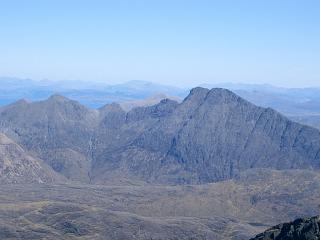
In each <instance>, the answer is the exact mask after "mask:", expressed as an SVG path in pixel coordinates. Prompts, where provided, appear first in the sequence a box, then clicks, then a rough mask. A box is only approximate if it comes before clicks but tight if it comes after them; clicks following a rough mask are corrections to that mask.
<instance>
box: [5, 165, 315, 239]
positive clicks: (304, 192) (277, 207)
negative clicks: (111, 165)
mask: <svg viewBox="0 0 320 240" xmlns="http://www.w3.org/2000/svg"><path fill="white" fill-rule="evenodd" d="M319 197H320V174H318V173H315V172H309V171H302V170H299V171H270V170H264V169H260V170H251V171H248V172H246V173H244V174H242V175H241V176H240V177H238V178H237V179H235V180H229V181H224V182H219V183H213V184H205V185H188V186H162V185H141V186H115V185H110V186H108V185H105V186H102V185H83V184H68V185H53V184H49V185H48V184H30V185H24V184H10V185H2V186H1V191H0V239H158V240H160V239H249V238H250V237H253V236H254V235H256V234H257V233H259V232H262V231H264V230H265V229H267V228H268V227H269V226H272V225H275V224H278V223H280V222H284V221H288V220H293V219H295V218H296V217H300V216H312V215H316V214H319V211H320V205H319V201H318V199H319Z"/></svg>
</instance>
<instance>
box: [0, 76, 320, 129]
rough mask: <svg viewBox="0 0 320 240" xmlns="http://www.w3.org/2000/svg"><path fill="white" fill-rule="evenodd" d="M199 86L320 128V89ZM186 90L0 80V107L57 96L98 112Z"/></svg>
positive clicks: (154, 85) (135, 84)
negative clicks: (227, 92)
mask: <svg viewBox="0 0 320 240" xmlns="http://www.w3.org/2000/svg"><path fill="white" fill-rule="evenodd" d="M199 86H201V87H205V88H214V87H220V88H227V89H229V90H231V91H233V92H235V93H237V94H238V95H240V96H241V97H243V98H245V99H247V100H248V101H250V102H253V103H255V104H256V105H258V106H263V107H271V108H274V109H276V110H277V111H279V112H281V113H283V114H285V115H286V116H288V117H290V118H291V119H294V120H296V121H299V122H303V123H306V124H309V125H313V126H316V127H320V88H281V87H275V86H272V85H268V84H239V83H220V84H199ZM195 87H196V86H195ZM189 90H190V89H188V88H178V87H174V86H168V85H163V84H158V83H153V82H148V81H141V80H133V81H129V82H126V83H121V84H114V85H110V84H106V83H97V82H93V81H49V80H42V81H34V80H31V79H19V78H10V77H0V105H6V104H9V103H12V102H15V101H17V100H19V99H26V100H29V101H38V100H43V99H46V98H48V97H49V96H51V95H53V94H61V95H64V96H66V97H68V98H71V99H74V100H76V101H78V102H80V103H82V104H83V105H85V106H87V107H90V108H99V107H101V106H103V105H105V104H108V103H112V102H128V101H129V102H130V101H136V100H143V99H146V98H149V97H152V96H154V95H158V94H163V95H166V96H172V97H177V98H180V99H183V98H184V97H185V96H187V95H188V93H189Z"/></svg>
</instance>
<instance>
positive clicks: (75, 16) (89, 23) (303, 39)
mask: <svg viewBox="0 0 320 240" xmlns="http://www.w3.org/2000/svg"><path fill="white" fill-rule="evenodd" d="M0 76H14V77H23V78H33V79H43V78H48V79H51V80H66V79H79V80H91V81H107V82H110V83H115V82H124V81H128V80H133V79H139V80H149V81H154V82H160V83H167V84H170V83H171V84H174V85H188V86H189V85H194V84H197V83H204V82H208V83H210V82H211V83H217V82H225V81H228V82H246V83H270V84H275V85H280V86H316V85H317V86H320V1H318V0H313V1H311V0H252V1H246V0H234V1H228V0H221V1H214V0H211V1H202V0H194V1H188V0H185V1H180V0H168V1H167V0H149V1H135V0H130V1H129V0H128V1H121V0H114V1H107V0H105V1H102V0H101V1H98V0H86V1H81V0H38V1H35V0H26V1H24V0H0Z"/></svg>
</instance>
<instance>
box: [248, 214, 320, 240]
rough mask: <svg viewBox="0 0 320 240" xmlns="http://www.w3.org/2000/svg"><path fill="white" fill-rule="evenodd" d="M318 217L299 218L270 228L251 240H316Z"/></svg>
mask: <svg viewBox="0 0 320 240" xmlns="http://www.w3.org/2000/svg"><path fill="white" fill-rule="evenodd" d="M318 239H320V217H319V216H316V217H311V218H299V219H297V220H295V221H293V222H290V223H284V224H280V225H277V226H275V227H272V228H270V229H268V230H267V231H265V232H264V233H261V234H259V235H257V236H256V237H254V238H252V239H251V240H318Z"/></svg>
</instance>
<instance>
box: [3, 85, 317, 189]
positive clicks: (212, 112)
mask: <svg viewBox="0 0 320 240" xmlns="http://www.w3.org/2000/svg"><path fill="white" fill-rule="evenodd" d="M0 130H1V131H2V132H4V133H5V134H6V135H8V136H10V137H11V138H12V139H14V140H15V141H16V142H17V143H19V144H21V145H22V146H23V147H24V148H25V149H26V150H27V151H29V152H30V154H32V155H33V156H37V157H39V158H41V159H43V160H44V161H45V162H46V163H48V164H49V165H50V166H51V167H52V168H53V169H54V170H55V171H57V172H59V173H61V174H63V175H64V176H66V177H68V178H70V179H72V180H78V181H82V182H89V181H91V182H100V183H102V182H106V181H109V180H110V179H113V180H114V179H130V180H135V181H141V180H142V181H148V182H156V183H169V184H188V183H196V184H199V183H208V182H216V181H221V180H224V179H229V178H232V177H234V176H237V175H239V174H240V173H241V172H242V171H245V170H247V169H251V168H272V169H300V168H304V169H305V168H307V169H319V167H320V132H319V131H318V130H316V129H314V128H311V127H307V126H303V125H300V124H298V123H294V122H292V121H290V120H288V119H287V118H285V117H284V116H282V115H281V114H279V113H277V112H276V111H274V110H272V109H269V108H267V109H265V108H260V107H257V106H255V105H253V104H251V103H249V102H247V101H245V100H244V99H242V98H240V97H239V96H237V95H236V94H234V93H232V92H230V91H228V90H225V89H212V90H208V89H205V88H195V89H193V90H191V92H190V94H189V95H188V97H187V98H185V99H184V101H183V102H182V103H180V104H179V103H177V102H175V101H172V100H168V99H166V100H162V101H161V102H160V103H159V104H156V105H154V106H149V107H138V108H134V109H132V110H131V111H129V112H125V111H124V110H122V108H121V107H120V106H119V105H117V104H111V105H106V106H104V107H102V108H100V109H99V110H90V109H87V108H85V107H84V106H82V105H80V104H78V103H77V102H75V101H71V100H68V99H66V98H64V97H61V96H52V97H51V98H49V99H48V100H46V101H42V102H35V103H27V102H25V101H19V102H17V103H15V104H12V105H9V106H6V107H4V108H2V109H1V110H0ZM119 181H120V180H119Z"/></svg>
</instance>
